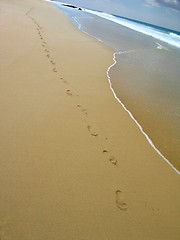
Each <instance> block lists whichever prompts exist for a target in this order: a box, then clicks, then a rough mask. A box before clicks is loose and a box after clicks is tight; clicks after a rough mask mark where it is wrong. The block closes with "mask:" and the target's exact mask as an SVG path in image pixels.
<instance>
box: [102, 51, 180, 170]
mask: <svg viewBox="0 0 180 240" xmlns="http://www.w3.org/2000/svg"><path fill="white" fill-rule="evenodd" d="M134 51H136V50H130V51H123V52H115V53H114V54H113V61H114V63H113V64H112V65H111V66H109V67H108V69H107V71H106V74H107V77H108V81H109V86H110V89H111V91H112V93H113V95H114V97H115V99H116V100H117V101H118V102H119V103H120V104H121V106H122V107H123V108H124V110H125V111H126V112H127V113H128V114H129V115H130V117H131V118H132V120H133V121H134V122H135V123H136V124H137V126H138V127H139V129H140V131H141V132H142V133H143V135H144V136H145V138H146V139H147V141H148V142H149V144H150V145H151V146H152V147H153V149H154V150H155V151H156V152H157V153H158V154H159V155H160V156H161V157H162V158H163V160H164V161H166V163H167V164H169V166H170V167H171V168H172V169H173V170H174V171H175V172H176V173H177V174H180V171H178V170H177V169H176V168H175V167H174V166H173V164H172V163H170V161H169V160H168V159H167V158H166V157H165V156H164V155H163V154H162V153H161V152H160V150H159V149H158V148H157V147H156V146H155V145H154V143H153V141H152V140H151V139H150V137H149V136H148V135H147V133H146V132H145V131H144V129H143V127H142V126H141V125H140V124H139V122H138V121H137V120H136V119H135V117H134V116H133V115H132V113H131V112H130V111H129V110H128V109H127V108H126V106H125V105H124V103H123V102H122V101H121V100H120V99H119V98H118V97H117V95H116V93H115V91H114V89H113V87H112V82H111V78H110V75H109V72H110V70H111V68H112V67H113V66H115V65H116V63H117V61H116V55H120V54H124V53H130V52H134Z"/></svg>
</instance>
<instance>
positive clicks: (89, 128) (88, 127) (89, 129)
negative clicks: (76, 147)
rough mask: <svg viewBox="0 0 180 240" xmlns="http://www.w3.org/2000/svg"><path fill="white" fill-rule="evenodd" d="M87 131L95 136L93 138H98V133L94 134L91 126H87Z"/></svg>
mask: <svg viewBox="0 0 180 240" xmlns="http://www.w3.org/2000/svg"><path fill="white" fill-rule="evenodd" d="M87 129H88V131H89V132H90V134H91V136H93V137H97V136H98V133H94V132H92V131H91V126H90V125H88V126H87Z"/></svg>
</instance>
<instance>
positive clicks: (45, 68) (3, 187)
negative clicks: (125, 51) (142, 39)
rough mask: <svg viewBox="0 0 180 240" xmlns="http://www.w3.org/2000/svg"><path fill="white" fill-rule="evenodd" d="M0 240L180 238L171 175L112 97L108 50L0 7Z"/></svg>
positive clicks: (19, 8)
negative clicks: (108, 69)
mask: <svg viewBox="0 0 180 240" xmlns="http://www.w3.org/2000/svg"><path fill="white" fill-rule="evenodd" d="M0 17H1V19H0V36H1V43H0V54H1V62H0V74H1V75H0V86H1V87H0V111H1V118H0V239H1V240H7V239H8V240H11V239H12V240H46V239H47V240H49V239H52V240H71V239H74V240H81V239H82V240H86V239H87V240H105V239H109V240H121V239H122V240H136V239H137V240H156V239H158V240H170V239H171V240H175V239H179V236H180V228H179V224H178V222H179V221H178V220H180V215H179V212H180V211H179V210H180V206H179V200H180V191H179V175H178V174H177V173H176V172H175V171H174V170H173V169H172V168H170V166H169V165H168V164H167V163H166V162H164V160H163V159H162V158H161V157H160V156H159V155H158V154H157V153H156V152H155V151H154V150H153V148H152V147H151V146H150V145H149V143H148V142H147V140H146V139H145V137H144V136H143V135H142V133H141V132H140V131H139V129H138V127H137V126H136V124H135V123H134V122H133V121H132V120H131V118H130V117H129V115H128V114H127V113H126V112H125V111H124V109H123V108H122V107H121V105H120V104H119V103H118V102H117V101H116V100H115V99H114V97H113V94H112V92H111V90H110V88H109V83H108V80H107V76H106V70H107V68H108V66H109V65H111V64H112V62H113V61H112V54H113V52H112V50H111V49H108V48H107V47H105V46H103V45H102V44H101V43H98V42H97V41H96V40H95V39H93V38H91V37H89V36H87V35H85V34H83V33H81V32H80V31H78V30H77V29H76V27H75V26H73V24H72V23H71V22H70V21H69V20H68V19H67V18H66V17H65V16H64V15H63V13H62V12H60V11H59V10H58V9H56V8H55V7H54V6H52V5H51V4H50V3H47V2H44V1H38V0H27V1H21V0H0Z"/></svg>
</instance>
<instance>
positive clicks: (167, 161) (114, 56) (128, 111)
mask: <svg viewBox="0 0 180 240" xmlns="http://www.w3.org/2000/svg"><path fill="white" fill-rule="evenodd" d="M49 2H50V3H52V4H53V5H54V6H56V5H58V3H53V2H51V1H49ZM59 4H60V5H61V3H59ZM62 12H63V10H62ZM65 15H66V14H65ZM67 17H68V16H67ZM68 18H69V17H68ZM72 19H73V20H74V21H75V22H76V24H77V25H75V26H76V27H77V28H78V29H79V30H80V31H81V32H83V33H85V34H87V35H88V36H90V37H92V38H94V39H96V40H97V41H98V42H101V43H102V44H104V45H105V46H107V44H105V43H104V42H103V41H102V40H101V39H99V38H97V37H96V36H94V35H91V34H90V33H88V32H86V31H85V30H83V29H82V28H81V24H80V23H79V22H78V21H77V20H76V17H73V18H72ZM72 23H73V22H72ZM156 43H157V42H156ZM157 45H158V46H157V48H160V49H162V46H161V45H160V44H159V43H157ZM108 47H109V46H108ZM110 48H111V47H110ZM112 50H113V51H114V49H113V48H112ZM131 51H134V50H130V52H131ZM127 52H129V50H128V51H127ZM121 53H124V52H114V53H113V61H114V63H112V65H110V66H109V67H108V69H107V71H106V73H107V78H108V82H109V86H110V89H111V91H112V93H113V96H114V98H115V99H116V100H117V101H118V102H119V103H120V105H121V106H122V107H123V108H124V110H125V111H126V112H127V113H128V114H129V116H130V118H131V119H132V120H133V121H134V122H135V123H136V124H137V126H138V128H139V130H140V131H141V133H142V134H143V135H144V136H145V138H146V139H147V141H148V142H149V144H150V145H151V147H152V148H153V149H154V150H155V151H156V152H157V153H158V154H159V155H160V156H161V157H162V159H163V160H164V161H165V162H166V163H167V164H168V165H169V166H170V167H171V168H172V169H173V170H174V171H175V172H176V173H177V174H178V175H179V174H180V171H179V170H178V169H177V168H176V167H175V166H174V165H173V163H172V162H171V161H170V160H169V159H168V158H166V157H165V156H164V155H163V153H162V152H161V151H160V150H159V149H158V147H156V144H154V142H153V140H152V139H151V138H150V137H149V135H148V134H147V133H146V132H145V131H144V129H143V127H142V126H141V124H140V123H139V122H138V121H137V120H136V118H135V117H134V115H133V114H132V113H131V111H130V110H128V108H127V107H126V106H125V104H124V103H123V102H122V101H121V99H120V98H118V96H117V95H116V92H115V90H114V89H113V87H112V82H111V77H110V76H109V71H110V70H111V68H112V67H113V66H115V65H116V63H117V61H116V55H117V54H121Z"/></svg>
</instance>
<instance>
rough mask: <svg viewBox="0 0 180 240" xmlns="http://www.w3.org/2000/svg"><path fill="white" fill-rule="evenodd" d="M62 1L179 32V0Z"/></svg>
mask: <svg viewBox="0 0 180 240" xmlns="http://www.w3.org/2000/svg"><path fill="white" fill-rule="evenodd" d="M60 1H61V0H60ZM62 2H66V3H70V4H74V5H76V6H78V7H84V8H91V9H94V10H101V11H104V12H106V13H111V14H116V15H120V16H124V17H127V18H132V19H136V20H140V21H143V22H147V23H151V24H154V25H158V26H162V27H166V28H170V29H173V30H176V31H179V32H180V0H62Z"/></svg>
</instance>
